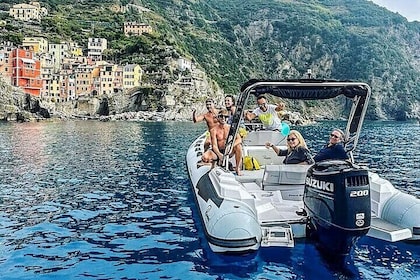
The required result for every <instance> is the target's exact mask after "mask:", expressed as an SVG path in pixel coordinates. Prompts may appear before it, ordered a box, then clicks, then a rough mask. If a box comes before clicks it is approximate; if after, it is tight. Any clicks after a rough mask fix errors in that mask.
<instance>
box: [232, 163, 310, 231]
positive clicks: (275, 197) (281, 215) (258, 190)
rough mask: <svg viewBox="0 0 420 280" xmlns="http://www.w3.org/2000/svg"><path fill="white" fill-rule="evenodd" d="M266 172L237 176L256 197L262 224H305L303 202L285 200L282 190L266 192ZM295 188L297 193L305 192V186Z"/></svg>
mask: <svg viewBox="0 0 420 280" xmlns="http://www.w3.org/2000/svg"><path fill="white" fill-rule="evenodd" d="M264 172H265V171H264V169H260V170H253V171H249V170H244V171H243V175H242V176H235V178H236V180H237V181H238V182H240V183H241V184H242V186H243V187H244V188H245V189H246V190H247V192H249V193H250V194H251V195H252V196H253V197H255V208H256V210H257V213H258V219H259V221H260V223H261V224H269V223H284V222H287V223H289V222H295V223H296V222H298V223H299V222H305V221H306V216H305V215H302V212H303V208H304V207H303V200H302V199H300V200H288V199H284V198H283V195H282V191H281V190H275V189H271V190H264V189H263V187H262V186H263V184H262V182H263V176H264ZM293 187H294V186H292V188H293ZM295 187H296V193H301V192H303V186H295Z"/></svg>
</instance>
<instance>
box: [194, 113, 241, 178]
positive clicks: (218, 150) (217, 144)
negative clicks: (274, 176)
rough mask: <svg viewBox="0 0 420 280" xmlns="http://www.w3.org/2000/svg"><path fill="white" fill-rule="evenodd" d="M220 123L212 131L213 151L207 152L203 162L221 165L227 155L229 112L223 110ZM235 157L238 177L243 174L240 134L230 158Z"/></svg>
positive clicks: (220, 114) (218, 117)
mask: <svg viewBox="0 0 420 280" xmlns="http://www.w3.org/2000/svg"><path fill="white" fill-rule="evenodd" d="M217 119H218V121H219V123H218V125H216V126H215V127H213V128H212V129H211V130H210V138H211V149H209V150H207V151H206V152H205V153H204V154H203V156H202V158H201V159H202V161H203V162H207V163H214V162H217V163H219V164H221V163H222V162H221V161H222V159H223V155H224V153H225V148H226V146H225V145H226V140H227V138H228V135H229V130H230V125H228V124H227V120H228V119H229V112H228V111H227V110H226V109H222V110H221V111H220V113H219V115H218V116H217ZM231 156H235V164H236V166H235V171H236V174H237V175H242V174H241V164H242V138H241V136H240V135H239V134H238V135H236V137H235V142H234V144H233V150H232V153H231V154H230V155H229V157H231Z"/></svg>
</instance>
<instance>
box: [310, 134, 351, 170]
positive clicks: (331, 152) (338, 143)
mask: <svg viewBox="0 0 420 280" xmlns="http://www.w3.org/2000/svg"><path fill="white" fill-rule="evenodd" d="M343 140H344V132H343V131H342V130H341V129H338V128H336V129H333V131H331V134H330V140H329V142H328V144H327V145H325V146H324V148H322V149H321V150H320V151H319V152H318V153H317V154H316V155H315V157H314V160H315V162H319V161H322V160H327V159H339V160H346V159H348V158H349V157H348V155H347V153H346V151H345V150H344V147H343V145H342V141H343Z"/></svg>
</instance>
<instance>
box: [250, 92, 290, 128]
mask: <svg viewBox="0 0 420 280" xmlns="http://www.w3.org/2000/svg"><path fill="white" fill-rule="evenodd" d="M257 104H258V107H257V108H255V109H254V110H253V111H252V112H245V118H246V119H247V120H248V121H250V120H253V119H254V118H256V117H258V118H259V119H260V121H261V123H262V124H263V126H264V128H265V129H266V130H280V129H281V120H280V118H279V116H278V112H279V111H282V110H284V103H280V104H278V105H273V104H268V102H267V98H266V97H265V95H259V96H258V97H257Z"/></svg>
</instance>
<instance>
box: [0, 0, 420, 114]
mask: <svg viewBox="0 0 420 280" xmlns="http://www.w3.org/2000/svg"><path fill="white" fill-rule="evenodd" d="M40 2H41V3H42V5H43V6H45V7H46V8H48V10H49V12H50V13H49V15H48V16H47V17H46V18H45V19H43V20H42V23H41V24H40V25H39V30H41V31H42V34H44V35H46V36H47V37H48V39H49V40H51V41H60V40H63V39H64V40H70V39H72V40H74V41H77V42H78V43H79V44H80V45H82V46H85V45H86V44H87V38H88V37H92V36H94V37H104V38H106V39H108V41H109V50H107V52H106V54H105V55H106V57H107V59H109V60H112V61H115V62H118V63H124V62H137V63H140V64H141V65H142V67H144V68H145V69H146V70H149V69H150V70H160V69H161V68H164V67H165V58H166V57H168V56H172V57H174V56H175V57H176V56H177V55H183V56H187V57H191V58H193V60H194V61H196V62H197V63H198V64H199V65H201V66H202V67H203V68H204V69H205V71H206V72H207V73H208V74H209V76H210V77H211V78H212V79H214V80H215V81H216V82H217V83H218V84H219V85H220V86H221V87H222V88H223V89H224V90H225V92H227V93H237V91H238V89H239V87H240V85H241V84H242V83H243V82H245V81H246V80H248V79H250V78H272V79H279V78H299V77H303V76H304V75H305V73H306V71H307V69H311V70H312V73H313V77H316V78H328V79H347V80H362V81H366V82H368V83H369V84H371V85H372V87H373V91H374V95H373V98H372V99H373V102H372V103H371V104H372V106H370V109H369V116H370V117H372V118H383V117H390V118H396V119H406V118H410V117H419V115H420V82H419V77H420V23H418V22H413V23H410V22H408V21H407V20H406V19H405V18H403V17H401V16H400V15H398V14H395V13H392V12H389V11H387V10H386V9H384V8H381V7H379V6H376V5H374V4H373V3H372V2H370V1H367V0H317V1H316V0H311V1H306V0H295V1H288V0H183V1H181V0H138V1H135V0H132V1H130V0H126V1H117V0H108V1H100V2H98V1H88V0H85V1H83V0H79V1H74V0H73V1H69V0H41V1H40ZM13 3H18V1H11V0H6V1H3V3H2V4H1V6H0V9H3V10H5V9H6V8H7V7H8V6H10V5H11V4H13ZM127 4H134V5H138V6H141V7H144V8H147V9H149V10H150V12H142V13H141V12H138V11H137V10H136V9H131V10H130V11H129V12H126V13H118V12H116V9H115V8H117V7H118V6H119V5H127ZM2 18H3V19H5V18H7V16H2ZM124 21H138V22H145V23H148V24H150V25H151V26H152V27H153V29H154V31H155V32H154V33H153V34H152V35H144V36H142V37H130V38H128V37H125V36H124V35H123V32H122V29H123V22H124ZM5 30H6V31H7V32H3V33H2V35H0V38H3V39H12V40H14V41H18V40H19V39H21V36H22V35H21V34H20V33H19V32H20V31H19V32H17V31H16V28H15V26H14V25H13V24H10V23H8V24H7V25H6V27H5ZM39 30H37V29H36V28H30V29H28V30H25V34H23V35H31V36H34V35H37V34H36V33H37V32H39Z"/></svg>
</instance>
